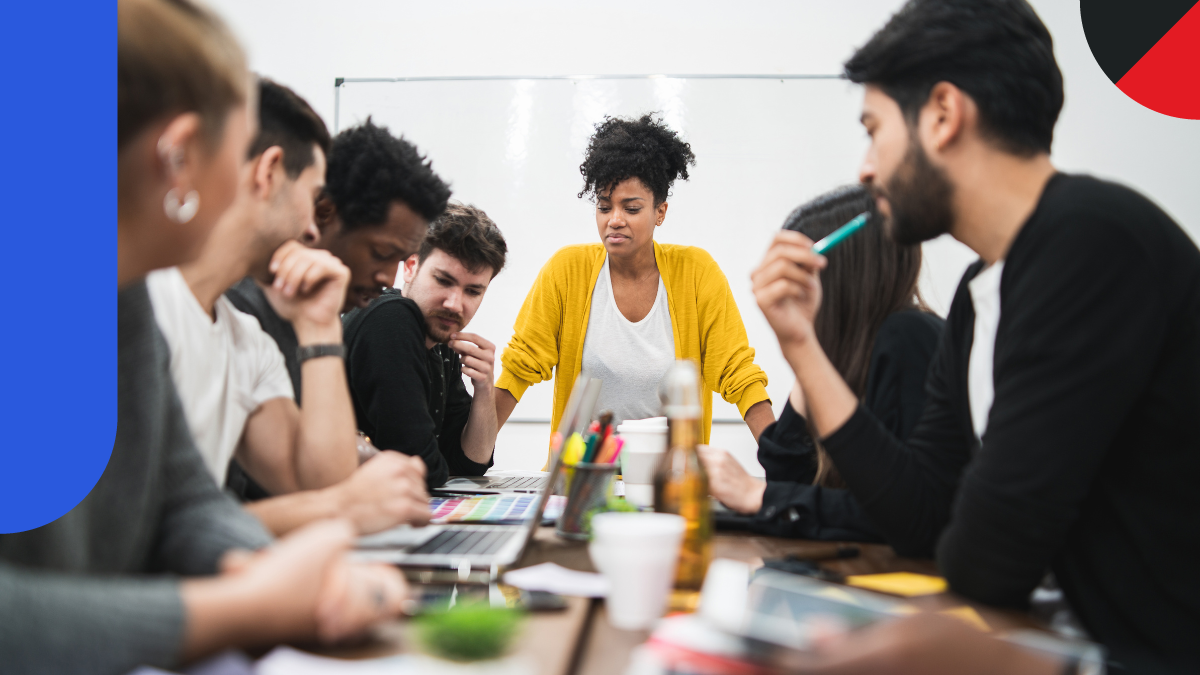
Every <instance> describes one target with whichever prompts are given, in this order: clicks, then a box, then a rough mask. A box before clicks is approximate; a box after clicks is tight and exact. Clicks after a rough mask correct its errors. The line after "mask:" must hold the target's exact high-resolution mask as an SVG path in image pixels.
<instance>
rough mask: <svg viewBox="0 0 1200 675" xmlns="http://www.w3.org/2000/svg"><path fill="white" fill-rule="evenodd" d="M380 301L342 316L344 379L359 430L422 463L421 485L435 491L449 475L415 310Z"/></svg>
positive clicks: (400, 302) (403, 304)
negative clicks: (344, 319) (423, 476)
mask: <svg viewBox="0 0 1200 675" xmlns="http://www.w3.org/2000/svg"><path fill="white" fill-rule="evenodd" d="M382 300H383V299H380V300H376V301H375V302H376V303H378V304H377V305H374V306H369V307H367V308H366V309H365V310H359V311H360V312H362V314H360V315H348V316H347V329H348V330H347V336H346V347H347V349H346V375H347V379H348V380H349V383H350V394H351V397H352V398H353V400H354V412H355V415H356V416H357V418H358V427H359V429H361V430H362V431H363V433H365V434H367V436H370V438H371V442H372V443H373V444H374V445H375V447H377V448H379V449H381V450H395V451H397V452H403V453H404V454H406V455H413V456H417V457H420V458H421V459H423V460H425V471H426V483H427V484H428V485H429V486H430V487H438V486H440V485H443V484H444V483H445V482H446V477H447V476H449V475H450V472H449V469H448V467H447V465H446V460H445V459H444V458H443V457H442V453H441V452H440V451H439V449H438V437H437V429H436V425H435V423H434V420H433V417H432V415H430V412H429V391H430V386H431V381H430V378H431V376H433V375H436V373H430V370H429V350H428V349H426V347H425V329H424V327H423V325H422V324H421V318H420V316H419V311H420V310H418V309H416V305H412V306H411V307H410V306H408V305H410V304H411V303H410V302H406V301H404V300H401V299H399V298H396V299H390V298H389V299H387V300H386V301H382ZM414 312H415V313H414Z"/></svg>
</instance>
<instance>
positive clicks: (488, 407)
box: [462, 384, 515, 464]
mask: <svg viewBox="0 0 1200 675" xmlns="http://www.w3.org/2000/svg"><path fill="white" fill-rule="evenodd" d="M505 393H506V394H507V393H508V392H505ZM495 396H496V389H495V388H494V387H493V386H491V385H490V384H489V385H488V386H486V387H478V388H477V389H476V391H475V397H474V398H473V399H472V400H471V414H470V416H469V417H467V425H466V426H465V427H463V433H462V449H463V454H465V455H466V456H467V459H469V460H471V461H472V462H475V463H476V464H487V463H488V461H489V460H490V459H491V458H492V451H493V450H495V448H496V434H497V432H498V431H499V428H500V427H499V423H498V420H497V418H496V399H495ZM509 396H511V394H509ZM514 402H515V401H514ZM510 412H511V410H510Z"/></svg>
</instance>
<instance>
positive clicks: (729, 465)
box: [698, 445, 767, 514]
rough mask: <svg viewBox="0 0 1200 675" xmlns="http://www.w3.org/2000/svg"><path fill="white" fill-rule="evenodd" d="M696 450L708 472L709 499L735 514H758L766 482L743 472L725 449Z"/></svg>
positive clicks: (707, 448) (708, 448)
mask: <svg viewBox="0 0 1200 675" xmlns="http://www.w3.org/2000/svg"><path fill="white" fill-rule="evenodd" d="M698 450H699V451H700V461H701V462H702V463H703V464H704V470H705V472H707V473H708V491H709V492H711V493H712V496H714V497H716V498H717V500H718V501H720V502H721V503H722V504H724V505H725V506H728V507H729V508H731V509H733V510H734V511H737V512H738V513H747V514H755V513H758V510H759V509H761V508H762V500H763V493H764V492H766V490H767V483H766V481H762V480H759V479H758V478H755V477H753V476H751V475H750V474H748V473H746V470H745V469H744V468H742V465H741V464H740V463H738V461H737V460H736V459H735V458H734V457H733V455H731V454H729V451H727V450H722V449H720V448H713V447H710V446H707V445H701V446H698Z"/></svg>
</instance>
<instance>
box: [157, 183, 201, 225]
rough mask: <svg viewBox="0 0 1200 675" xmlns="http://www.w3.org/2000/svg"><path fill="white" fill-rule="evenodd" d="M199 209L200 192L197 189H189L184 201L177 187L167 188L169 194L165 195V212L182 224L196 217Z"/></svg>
mask: <svg viewBox="0 0 1200 675" xmlns="http://www.w3.org/2000/svg"><path fill="white" fill-rule="evenodd" d="M199 210H200V193H198V192H196V191H195V190H190V191H188V193H187V194H186V195H184V197H183V201H182V202H180V200H179V190H177V189H175V188H171V189H170V190H167V196H166V197H163V213H165V214H167V217H168V218H170V219H171V220H173V221H175V222H177V223H179V224H180V225H182V224H184V223H186V222H188V221H190V220H191V219H192V218H195V217H196V212H197V211H199Z"/></svg>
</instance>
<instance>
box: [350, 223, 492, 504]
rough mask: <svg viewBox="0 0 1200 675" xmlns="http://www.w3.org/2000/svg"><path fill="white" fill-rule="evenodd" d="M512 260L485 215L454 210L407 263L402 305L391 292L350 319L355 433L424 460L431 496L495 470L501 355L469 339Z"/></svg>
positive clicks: (483, 342)
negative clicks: (496, 377)
mask: <svg viewBox="0 0 1200 675" xmlns="http://www.w3.org/2000/svg"><path fill="white" fill-rule="evenodd" d="M507 252H508V247H507V245H506V244H505V243H504V237H503V236H502V235H501V234H500V230H499V228H497V227H496V224H495V223H493V222H492V220H491V219H490V218H488V217H487V214H485V213H484V212H483V211H481V210H480V209H477V208H475V207H473V206H464V205H462V204H451V205H450V206H449V207H448V208H447V209H446V212H445V213H444V214H442V216H441V217H440V218H438V219H437V220H436V221H435V222H434V224H433V225H432V226H431V227H430V228H429V233H428V235H426V237H425V241H424V243H422V244H421V249H420V252H419V253H418V254H417V255H415V256H412V257H410V258H409V259H408V260H406V261H405V263H404V293H403V295H401V294H400V293H397V292H396V291H395V290H388V291H385V292H384V293H383V295H381V296H380V297H379V298H377V299H375V300H374V301H373V302H372V303H371V304H370V305H369V306H367V307H366V308H365V309H360V310H356V311H354V312H351V313H349V314H347V315H346V316H345V326H346V373H347V376H348V378H349V381H350V394H351V397H352V398H353V400H354V413H355V415H356V416H357V418H358V428H359V429H360V430H362V431H363V432H364V433H365V434H367V436H369V437H370V438H371V441H372V442H373V443H374V444H375V445H376V446H378V447H379V448H380V449H383V450H395V451H397V452H401V453H404V454H408V455H413V456H418V457H421V458H422V459H424V460H425V465H426V472H427V483H428V485H429V487H431V488H432V487H438V486H441V485H442V484H444V483H445V482H446V478H447V477H448V476H451V475H467V476H480V475H483V473H484V472H485V471H487V469H488V467H490V466H491V465H492V450H493V449H494V448H495V445H496V432H497V424H496V407H495V400H494V398H493V393H492V384H493V376H492V369H493V365H494V363H495V354H496V349H495V346H494V345H493V344H492V343H491V342H488V341H487V340H485V339H483V338H482V337H480V336H478V335H475V334H473V333H465V332H462V331H463V329H464V328H466V326H467V324H468V323H470V321H471V318H472V317H473V316H475V312H476V311H477V310H478V309H479V305H480V303H481V302H483V296H484V293H485V292H486V291H487V288H488V285H489V284H490V283H491V281H492V279H493V278H495V276H496V275H497V274H499V273H500V270H502V269H503V268H504V259H505V256H506V254H507ZM463 375H466V376H467V377H468V378H470V379H471V385H472V388H473V390H474V393H475V395H474V397H473V398H472V396H471V395H470V394H468V393H467V390H466V387H465V386H464V385H463V381H462V376H463ZM385 454H386V453H385Z"/></svg>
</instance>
